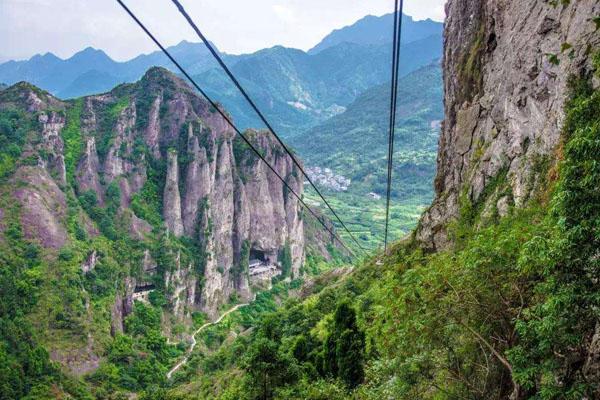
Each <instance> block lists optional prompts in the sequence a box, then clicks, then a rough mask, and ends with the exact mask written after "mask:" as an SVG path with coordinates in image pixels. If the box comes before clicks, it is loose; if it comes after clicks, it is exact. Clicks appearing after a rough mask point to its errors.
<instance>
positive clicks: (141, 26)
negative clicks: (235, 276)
mask: <svg viewBox="0 0 600 400" xmlns="http://www.w3.org/2000/svg"><path fill="white" fill-rule="evenodd" d="M117 2H118V3H119V4H120V5H121V7H123V9H124V10H125V11H126V12H127V14H129V16H130V17H131V18H132V19H133V20H134V21H135V22H136V23H137V24H138V25H139V26H140V28H142V30H143V31H144V32H145V33H146V35H148V37H149V38H150V39H152V41H153V42H154V43H155V44H156V45H157V46H158V47H159V48H160V49H161V50H162V52H163V53H164V54H165V55H166V56H167V57H168V58H169V60H171V62H172V63H173V64H175V66H176V67H177V68H178V69H179V71H181V73H182V74H183V75H184V76H185V77H186V78H187V79H188V80H189V81H190V82H191V84H192V85H194V87H195V88H196V89H197V90H198V92H200V94H202V96H203V97H204V98H205V99H206V100H207V101H208V102H209V103H210V105H211V106H212V107H213V108H214V109H215V110H216V111H217V112H218V113H219V114H220V115H221V116H222V117H223V118H224V119H225V121H227V123H228V124H229V125H230V126H231V127H232V128H233V130H234V131H235V132H236V133H237V134H238V135H239V136H240V137H241V138H242V139H243V140H244V142H245V143H246V145H248V147H250V149H251V150H252V151H253V152H254V153H255V154H256V155H257V156H258V158H260V159H261V160H262V161H263V162H264V163H265V164H266V165H267V167H268V168H269V169H270V170H271V172H273V173H274V174H275V175H276V176H277V178H279V180H280V181H281V182H283V184H284V185H285V187H286V188H287V189H288V190H289V191H290V193H292V194H293V195H294V197H296V198H297V199H298V201H299V202H300V203H301V204H302V206H303V207H304V208H305V209H307V210H308V211H309V212H310V214H311V215H312V216H313V217H315V219H316V220H317V221H318V222H319V223H320V224H321V225H322V226H323V228H325V230H326V231H328V232H329V233H330V234H331V235H332V237H334V238H335V239H336V240H337V241H338V242H339V243H340V244H341V245H342V246H343V247H344V248H345V249H346V250H347V251H348V252H349V253H350V254H352V255H353V256H355V257H356V255H355V254H354V252H353V251H352V249H350V248H349V247H348V246H347V245H346V244H345V243H344V242H343V241H342V240H341V239H340V237H339V236H338V235H337V234H336V233H335V232H334V231H333V230H332V229H330V228H329V227H328V226H327V225H326V224H325V223H324V222H323V221H322V220H321V218H320V217H319V216H318V215H317V214H316V213H315V212H314V211H313V210H312V208H310V207H309V206H308V204H306V202H305V201H304V200H303V199H302V198H301V196H299V195H298V193H296V191H295V190H294V189H293V188H292V187H291V186H290V185H289V184H288V183H287V182H286V180H285V179H284V178H283V177H282V176H281V175H280V174H279V173H278V172H277V171H276V170H275V169H274V168H273V167H272V166H271V164H269V162H268V161H267V160H266V159H265V158H264V157H263V155H262V154H261V153H260V151H259V150H258V149H257V148H256V147H255V146H254V145H253V144H252V143H251V142H250V140H248V138H247V137H246V136H245V135H244V134H243V133H242V132H241V131H240V130H239V128H238V127H237V126H236V125H235V124H234V123H233V121H232V120H231V118H230V117H229V116H228V115H227V114H226V113H225V112H223V110H221V108H220V107H219V106H218V105H217V103H215V102H214V101H213V100H212V99H211V98H210V97H209V96H208V95H207V94H206V92H204V90H202V88H201V87H200V86H199V85H198V84H197V83H196V81H195V80H194V79H193V78H192V77H191V76H190V75H189V74H188V73H187V71H186V70H185V69H184V68H183V67H182V66H181V65H180V64H179V63H178V62H177V60H175V58H173V56H172V55H171V53H170V52H169V51H168V50H167V49H166V48H165V47H164V46H163V45H162V44H161V43H160V42H159V41H158V39H156V37H154V35H153V34H152V33H151V32H150V31H149V30H148V28H146V26H145V25H144V24H143V23H142V21H140V20H139V19H138V18H137V16H136V15H135V14H134V13H133V11H131V10H130V9H129V8H128V7H127V6H126V5H125V3H123V1H122V0H117Z"/></svg>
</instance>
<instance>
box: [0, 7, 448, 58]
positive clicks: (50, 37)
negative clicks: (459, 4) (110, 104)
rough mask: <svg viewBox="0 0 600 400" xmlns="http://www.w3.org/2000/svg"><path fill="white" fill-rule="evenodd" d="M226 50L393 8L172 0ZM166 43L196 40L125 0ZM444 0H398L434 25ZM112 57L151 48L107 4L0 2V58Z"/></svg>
mask: <svg viewBox="0 0 600 400" xmlns="http://www.w3.org/2000/svg"><path fill="white" fill-rule="evenodd" d="M180 1H181V3H182V4H183V5H184V6H185V7H186V8H187V10H188V12H189V13H190V14H191V15H192V18H194V20H195V21H196V23H197V24H198V25H199V27H200V29H201V30H202V31H203V32H204V34H205V35H207V36H208V38H209V39H210V40H211V41H213V42H214V43H215V44H216V45H217V47H218V48H219V49H220V50H222V51H226V52H228V53H234V54H239V53H247V52H252V51H255V50H258V49H261V48H265V47H271V46H273V45H276V44H281V45H284V46H287V47H296V48H300V49H303V50H308V49H309V48H311V47H312V46H314V45H315V44H317V43H318V42H319V41H320V40H321V39H322V38H323V37H324V36H325V35H327V34H328V33H329V32H331V31H332V30H333V29H336V28H340V27H342V26H345V25H349V24H351V23H353V22H354V21H356V20H358V19H360V18H362V17H364V16H365V15H368V14H372V15H382V14H386V13H388V12H391V11H392V10H393V3H394V2H393V0H180ZM125 2H126V4H127V5H128V6H129V7H130V8H131V9H132V10H133V11H134V12H135V13H136V14H137V15H138V17H139V18H140V19H141V20H142V21H143V22H144V23H146V24H147V26H148V27H149V28H150V29H151V30H152V31H153V32H154V33H155V34H156V35H157V36H158V37H159V39H160V40H161V41H162V42H163V43H164V44H166V45H173V44H176V43H179V42H180V41H181V40H183V39H187V40H190V41H198V39H197V38H196V37H195V36H194V33H193V32H192V31H191V29H190V28H188V25H187V24H186V22H185V21H184V20H183V18H182V17H181V15H180V14H179V13H178V12H177V10H176V9H175V6H174V5H173V4H172V2H171V1H170V0H125ZM444 3H445V0H405V13H406V14H408V15H411V16H413V17H415V18H416V19H425V18H432V19H435V20H437V21H442V20H443V18H444ZM87 46H92V47H95V48H99V49H103V50H104V51H106V52H107V53H108V54H109V55H110V56H111V57H113V58H115V59H117V60H125V59H129V58H131V57H134V56H136V55H138V54H140V53H147V52H151V51H154V50H156V48H155V47H154V44H153V43H152V42H150V41H149V39H147V38H146V37H145V36H144V34H143V33H142V31H141V30H140V28H139V27H138V26H137V25H134V23H133V20H131V19H130V17H129V16H128V15H126V14H125V12H124V11H123V10H122V9H121V7H120V6H119V4H118V3H117V2H116V1H115V0H0V60H6V59H23V58H29V57H31V56H32V55H34V54H36V53H45V52H48V51H51V52H53V53H55V54H57V55H58V56H60V57H63V58H65V57H69V56H71V55H72V54H73V53H75V52H77V51H79V50H81V49H83V48H85V47H87Z"/></svg>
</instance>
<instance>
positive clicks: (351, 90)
mask: <svg viewBox="0 0 600 400" xmlns="http://www.w3.org/2000/svg"><path fill="white" fill-rule="evenodd" d="M373 18H374V19H373ZM405 19H406V20H407V26H408V27H407V30H408V31H407V32H412V33H409V34H407V38H409V39H410V40H407V41H404V42H403V43H404V44H403V46H402V54H403V55H402V63H401V73H402V74H403V75H404V74H407V73H409V72H411V71H414V70H415V69H418V68H420V67H422V66H424V65H428V64H430V63H431V62H432V61H434V60H438V59H439V58H440V57H441V54H442V38H441V32H440V30H439V29H437V30H436V29H433V28H431V29H429V28H427V27H428V26H429V25H430V22H411V21H412V19H411V18H410V17H405ZM367 20H368V21H371V22H370V23H369V24H368V25H369V26H379V30H381V31H385V30H386V29H388V28H390V26H388V25H389V23H390V21H391V20H390V17H389V16H387V17H386V16H384V17H380V18H375V17H372V18H367ZM433 24H434V25H436V23H433ZM356 25H357V26H358V27H357V28H356V29H358V30H360V29H363V28H361V27H363V25H364V21H363V20H361V21H359V22H357V24H356ZM437 25H440V24H437ZM350 28H351V27H350ZM350 28H346V29H350ZM388 37H389V38H391V31H390V32H389V35H388ZM390 47H391V44H390V40H389V39H388V40H387V41H386V40H383V39H382V40H380V41H370V42H369V41H365V40H363V39H362V38H360V37H359V36H357V37H356V39H353V38H352V37H348V38H347V40H344V41H341V42H339V43H336V44H335V45H331V46H327V47H326V48H324V49H323V50H322V51H319V52H310V53H305V52H303V51H300V50H296V49H290V48H284V47H281V46H276V47H273V48H270V49H264V50H260V51H257V52H255V53H252V54H245V55H239V56H235V55H228V54H222V57H223V59H224V60H225V62H226V63H227V65H228V66H229V67H230V68H231V69H232V70H233V71H234V73H235V74H236V76H237V77H238V78H239V80H240V81H241V82H242V84H243V86H244V87H245V88H246V89H247V91H248V92H249V94H250V95H251V96H252V98H253V99H255V101H256V103H257V104H258V105H259V106H260V107H261V109H263V110H264V113H265V114H266V115H267V117H268V118H269V119H270V120H271V121H272V124H273V126H274V127H275V128H276V129H277V130H278V131H281V133H282V135H284V136H287V135H290V134H293V133H297V132H298V131H300V130H305V129H307V128H310V127H312V126H314V125H315V124H317V123H319V122H322V121H324V120H326V119H327V118H329V117H331V116H333V115H335V114H337V113H339V112H341V111H343V109H344V107H346V106H347V105H348V104H350V103H351V102H352V101H353V100H354V99H355V98H356V96H357V95H359V94H360V93H362V92H363V91H364V90H366V89H368V88H370V87H371V86H373V85H377V84H381V83H384V82H386V81H387V80H389V76H390V72H389V70H390V64H391V51H390ZM169 51H170V52H171V53H172V54H173V56H174V57H175V58H176V59H177V60H179V61H180V62H181V64H182V65H183V66H184V68H186V70H187V71H188V72H189V73H191V74H192V75H193V76H194V78H195V79H197V80H198V82H199V83H200V84H201V85H202V87H203V88H204V89H205V90H206V92H207V93H209V95H211V96H213V97H214V98H215V99H216V100H217V101H219V102H221V103H222V104H224V105H225V107H226V108H227V109H228V110H229V111H230V112H231V113H232V115H233V116H234V117H235V119H236V121H237V122H238V123H239V124H240V126H241V127H242V128H249V127H257V126H262V125H261V123H260V121H259V120H258V119H257V117H256V115H255V113H254V112H253V111H252V110H251V109H250V107H249V106H248V105H247V104H246V102H245V100H244V99H243V97H242V96H241V95H240V94H239V93H238V92H237V90H236V88H235V87H234V86H233V84H231V83H230V82H229V79H228V78H227V77H226V75H225V74H224V73H223V72H222V71H221V70H220V68H218V65H217V63H216V62H215V61H214V60H213V59H212V57H211V55H210V54H209V53H208V50H207V49H206V48H205V46H204V45H203V44H201V43H189V42H185V41H184V42H181V43H180V44H178V45H177V46H173V47H170V48H169ZM152 66H162V67H165V68H169V69H171V70H172V71H173V72H176V73H178V72H179V71H177V70H175V69H174V66H173V65H172V64H171V62H170V61H169V60H168V59H167V58H166V57H165V56H164V55H163V54H162V53H161V52H154V53H151V54H148V55H140V56H138V57H136V58H134V59H132V60H129V61H126V62H115V61H113V60H111V59H110V58H109V57H108V56H107V55H106V54H105V53H104V52H102V51H101V50H94V49H91V48H88V49H85V50H83V51H81V52H79V53H77V54H75V55H74V56H73V57H71V58H69V59H66V60H62V59H60V58H58V57H56V56H54V55H52V54H50V53H48V54H45V55H43V56H39V55H38V56H34V57H32V58H31V59H30V60H27V61H10V62H7V63H4V64H0V82H6V83H8V84H14V83H16V82H19V81H27V82H31V83H33V84H35V85H37V86H39V87H41V88H43V89H45V90H48V91H49V92H51V93H52V94H53V95H55V96H57V97H59V98H65V99H68V98H73V97H78V96H83V95H89V94H94V93H102V92H105V91H108V90H110V89H111V88H112V87H114V86H116V85H117V84H120V83H124V82H132V81H135V80H137V79H139V78H140V77H141V76H142V74H143V73H144V72H145V71H146V70H147V69H148V68H150V67H152ZM257 71H258V72H259V73H257Z"/></svg>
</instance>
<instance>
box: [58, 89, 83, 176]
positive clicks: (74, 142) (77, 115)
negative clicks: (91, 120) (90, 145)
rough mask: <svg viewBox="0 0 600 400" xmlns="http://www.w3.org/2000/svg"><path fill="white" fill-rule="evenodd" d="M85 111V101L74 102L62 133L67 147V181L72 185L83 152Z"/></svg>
mask: <svg viewBox="0 0 600 400" xmlns="http://www.w3.org/2000/svg"><path fill="white" fill-rule="evenodd" d="M82 109H83V99H78V100H75V101H73V103H72V105H71V107H69V108H68V109H67V112H66V116H65V118H66V124H65V127H64V128H63V130H62V131H61V137H62V140H63V143H64V146H65V150H64V154H65V168H66V170H67V179H68V181H69V182H70V183H71V184H72V183H73V179H74V176H75V168H76V167H77V162H78V161H79V157H81V153H82V152H83V142H82V134H81V111H82Z"/></svg>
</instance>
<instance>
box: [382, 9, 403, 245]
mask: <svg viewBox="0 0 600 400" xmlns="http://www.w3.org/2000/svg"><path fill="white" fill-rule="evenodd" d="M403 9H404V1H403V0H395V4H394V39H393V44H392V46H393V49H392V87H391V95H390V125H389V138H388V166H387V173H388V176H387V200H386V207H385V235H384V251H385V252H387V248H388V234H389V223H390V199H391V194H392V172H393V165H394V138H395V129H396V107H397V104H398V103H397V102H398V75H399V66H400V42H401V39H402V11H403Z"/></svg>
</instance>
